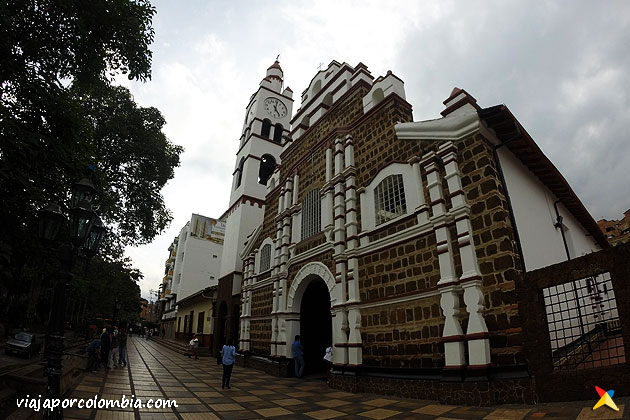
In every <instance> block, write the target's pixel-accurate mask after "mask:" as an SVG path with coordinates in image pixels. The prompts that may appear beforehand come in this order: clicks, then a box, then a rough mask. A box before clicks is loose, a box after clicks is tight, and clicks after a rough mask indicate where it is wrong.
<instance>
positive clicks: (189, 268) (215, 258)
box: [177, 236, 223, 301]
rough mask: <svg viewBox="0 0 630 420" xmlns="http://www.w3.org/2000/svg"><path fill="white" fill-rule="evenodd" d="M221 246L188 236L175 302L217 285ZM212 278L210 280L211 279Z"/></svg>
mask: <svg viewBox="0 0 630 420" xmlns="http://www.w3.org/2000/svg"><path fill="white" fill-rule="evenodd" d="M222 250H223V245H221V244H218V243H216V242H212V241H209V240H207V239H200V238H196V237H194V236H189V237H188V240H187V241H186V245H185V251H184V252H185V256H184V265H183V267H182V276H181V283H180V285H179V292H178V294H177V300H178V301H181V300H182V299H185V298H186V297H187V296H190V295H192V294H193V293H197V292H198V291H200V290H202V289H205V288H206V287H210V286H216V285H217V284H218V283H219V271H220V268H221V256H222ZM211 277H212V278H211Z"/></svg>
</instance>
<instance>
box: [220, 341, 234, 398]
mask: <svg viewBox="0 0 630 420" xmlns="http://www.w3.org/2000/svg"><path fill="white" fill-rule="evenodd" d="M235 353H236V348H234V346H233V345H232V340H231V339H230V340H228V342H227V344H226V345H225V346H223V350H221V354H222V355H223V357H222V362H223V382H222V383H221V389H223V388H225V387H226V386H227V389H230V377H231V376H232V368H233V367H234V355H235Z"/></svg>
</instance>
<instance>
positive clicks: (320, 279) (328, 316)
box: [286, 262, 340, 373]
mask: <svg viewBox="0 0 630 420" xmlns="http://www.w3.org/2000/svg"><path fill="white" fill-rule="evenodd" d="M339 289H340V287H339V286H338V285H337V284H336V282H335V277H334V276H333V274H332V273H331V272H330V270H329V269H328V267H326V265H324V264H323V263H320V262H312V263H308V264H306V265H305V266H304V267H302V268H301V269H300V271H298V273H297V274H296V276H295V278H294V279H293V281H292V283H291V287H290V289H289V293H288V295H287V311H288V313H289V314H290V317H289V318H288V319H287V320H286V339H287V340H286V344H287V352H286V354H287V356H288V357H293V352H292V349H291V345H292V343H293V341H294V337H295V336H296V335H300V336H302V344H303V345H304V356H305V361H306V373H313V372H318V371H319V370H322V369H323V367H324V366H323V363H320V362H321V360H322V359H323V357H324V350H325V348H326V347H327V346H329V345H331V344H333V342H334V339H333V335H334V332H333V324H334V320H333V317H334V315H333V314H332V311H331V309H332V308H333V307H334V305H335V302H337V294H338V292H339ZM318 322H319V324H318ZM322 322H323V324H322ZM318 326H319V327H321V328H318ZM303 328H305V329H306V330H302V329H303ZM320 353H321V354H320ZM320 365H321V366H320Z"/></svg>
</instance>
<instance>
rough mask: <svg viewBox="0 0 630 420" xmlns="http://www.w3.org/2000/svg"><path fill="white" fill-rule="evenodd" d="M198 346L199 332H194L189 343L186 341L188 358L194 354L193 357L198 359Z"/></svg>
mask: <svg viewBox="0 0 630 420" xmlns="http://www.w3.org/2000/svg"><path fill="white" fill-rule="evenodd" d="M198 348H199V334H195V336H194V337H193V339H192V340H190V343H188V358H189V359H190V356H195V359H199V357H198V356H197V349H198Z"/></svg>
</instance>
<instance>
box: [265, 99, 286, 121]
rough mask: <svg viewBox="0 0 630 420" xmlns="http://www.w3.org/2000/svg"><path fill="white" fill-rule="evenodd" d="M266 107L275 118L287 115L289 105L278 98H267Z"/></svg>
mask: <svg viewBox="0 0 630 420" xmlns="http://www.w3.org/2000/svg"><path fill="white" fill-rule="evenodd" d="M265 109H266V110H267V113H268V114H269V115H271V116H272V117H274V118H282V117H284V116H285V115H287V107H286V105H285V104H283V103H282V101H281V100H280V99H278V98H267V99H265Z"/></svg>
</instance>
